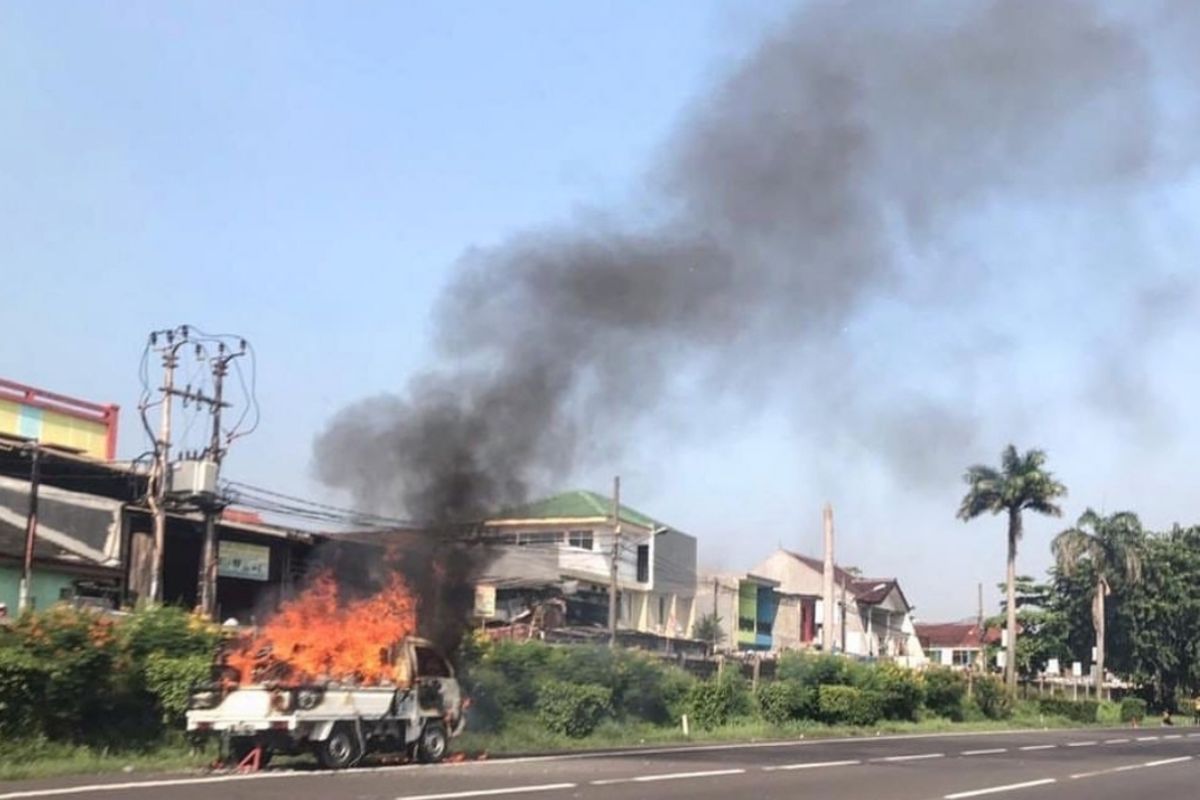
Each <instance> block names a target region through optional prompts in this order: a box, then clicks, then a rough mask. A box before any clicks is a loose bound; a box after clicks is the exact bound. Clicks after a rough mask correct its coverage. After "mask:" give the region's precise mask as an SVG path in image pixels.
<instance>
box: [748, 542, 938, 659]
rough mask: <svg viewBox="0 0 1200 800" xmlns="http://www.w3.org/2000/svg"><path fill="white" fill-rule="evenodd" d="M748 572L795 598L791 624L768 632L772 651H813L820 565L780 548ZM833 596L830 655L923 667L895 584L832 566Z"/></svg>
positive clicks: (818, 627)
mask: <svg viewBox="0 0 1200 800" xmlns="http://www.w3.org/2000/svg"><path fill="white" fill-rule="evenodd" d="M751 573H752V574H753V575H756V576H761V577H762V578H766V579H768V580H771V581H774V582H776V583H777V584H778V586H777V591H778V592H779V593H780V594H781V595H786V596H789V597H794V598H796V601H795V602H796V606H797V610H798V613H797V614H796V615H795V619H794V620H790V619H789V620H788V621H787V624H777V625H775V627H774V629H773V632H772V634H773V638H774V639H775V640H777V642H778V645H777V646H778V648H779V649H794V648H800V647H813V646H818V645H819V643H820V642H821V641H822V637H823V630H822V628H823V623H822V619H823V610H824V609H823V605H824V604H823V601H822V597H821V594H822V577H823V573H824V565H823V563H822V562H821V560H820V559H816V558H811V557H809V556H805V555H801V554H800V553H794V552H792V551H790V550H784V549H782V548H780V549H779V550H776V551H775V552H774V553H772V554H771V555H770V556H768V557H767V558H766V560H764V561H763V562H761V563H760V564H758V565H756V566H755V567H754V568H753V569H752V570H751ZM834 597H835V607H834V625H835V630H834V631H833V642H834V650H835V651H838V652H843V653H846V654H847V655H852V656H856V657H859V658H868V659H887V660H891V661H896V662H899V663H903V664H906V665H908V666H920V665H921V664H923V663H924V662H925V654H924V652H923V650H922V647H921V643H920V641H919V640H918V639H917V636H916V628H915V627H914V623H913V619H912V609H913V607H912V605H911V604H910V603H909V602H908V598H906V597H905V595H904V591H903V590H902V589H901V588H900V583H899V581H898V580H896V579H895V578H863V577H859V576H857V575H855V574H853V573H851V572H850V571H849V570H846V569H843V568H841V567H835V568H834Z"/></svg>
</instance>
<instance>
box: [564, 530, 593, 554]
mask: <svg viewBox="0 0 1200 800" xmlns="http://www.w3.org/2000/svg"><path fill="white" fill-rule="evenodd" d="M567 544H569V545H571V547H578V548H580V549H582V550H593V549H595V539H594V537H593V536H592V532H591V531H570V532H569V533H567Z"/></svg>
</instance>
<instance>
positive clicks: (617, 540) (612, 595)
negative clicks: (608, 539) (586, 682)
mask: <svg viewBox="0 0 1200 800" xmlns="http://www.w3.org/2000/svg"><path fill="white" fill-rule="evenodd" d="M612 518H613V542H612V561H611V563H610V564H609V584H608V646H609V647H616V646H617V567H618V565H619V564H620V560H621V476H620V475H617V476H616V477H614V478H613V501H612Z"/></svg>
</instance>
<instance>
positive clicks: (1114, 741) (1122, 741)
mask: <svg viewBox="0 0 1200 800" xmlns="http://www.w3.org/2000/svg"><path fill="white" fill-rule="evenodd" d="M1104 743H1105V744H1128V743H1129V740H1128V739H1105V740H1104Z"/></svg>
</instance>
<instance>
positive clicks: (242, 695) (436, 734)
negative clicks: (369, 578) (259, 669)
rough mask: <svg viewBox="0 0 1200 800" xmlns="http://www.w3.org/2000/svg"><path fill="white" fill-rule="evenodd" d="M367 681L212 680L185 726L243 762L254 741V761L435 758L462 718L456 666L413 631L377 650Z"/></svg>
mask: <svg viewBox="0 0 1200 800" xmlns="http://www.w3.org/2000/svg"><path fill="white" fill-rule="evenodd" d="M376 666H377V667H380V668H382V671H381V672H379V671H377V673H376V674H377V680H375V681H373V682H372V683H371V684H370V685H362V684H360V683H356V682H354V681H336V680H327V681H321V682H312V681H305V682H302V683H288V682H286V681H283V682H281V681H271V680H267V681H263V682H256V683H250V684H245V683H243V684H240V685H238V684H234V685H230V684H229V683H217V684H214V685H213V686H212V687H210V688H208V689H206V690H204V691H199V692H196V693H194V694H193V695H192V697H191V703H190V710H189V711H188V712H187V729H188V732H189V733H191V734H193V735H195V736H201V737H203V736H220V737H222V738H223V740H225V741H226V742H227V744H228V751H229V754H230V756H231V757H232V758H233V759H235V760H236V761H238V762H241V761H243V760H244V759H245V758H246V757H247V756H248V755H250V754H252V753H253V751H254V750H255V748H259V759H258V765H259V766H265V765H266V762H267V761H268V760H269V758H270V755H271V754H272V753H273V752H278V753H288V754H295V753H301V752H305V751H311V752H314V753H315V754H316V756H317V758H318V760H319V761H320V762H321V764H322V766H325V767H327V768H329V769H344V768H346V767H352V766H354V765H355V764H357V763H358V762H359V761H360V760H361V759H362V757H363V756H364V755H365V754H366V753H368V752H371V751H382V752H401V753H407V754H408V755H410V756H411V757H413V758H416V759H418V760H420V761H424V762H436V761H440V760H441V759H442V758H443V757H444V756H445V755H446V751H447V750H448V748H449V741H450V738H451V737H454V736H457V735H458V734H459V733H460V732H461V730H462V728H463V724H464V716H463V710H464V709H463V706H464V703H463V697H462V693H461V690H460V688H459V684H458V681H457V680H456V679H455V676H454V669H453V667H451V665H450V664H449V663H448V662H447V661H446V659H445V658H443V657H442V656H441V655H440V654H439V653H438V652H437V651H436V650H435V649H434V648H433V645H432V644H431V643H430V642H428V641H425V640H424V639H417V638H413V637H408V638H405V639H404V640H402V641H400V642H398V643H396V644H394V645H393V646H392V647H390V648H386V649H385V650H384V652H381V653H380V654H379V661H378V663H377V665H376Z"/></svg>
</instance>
